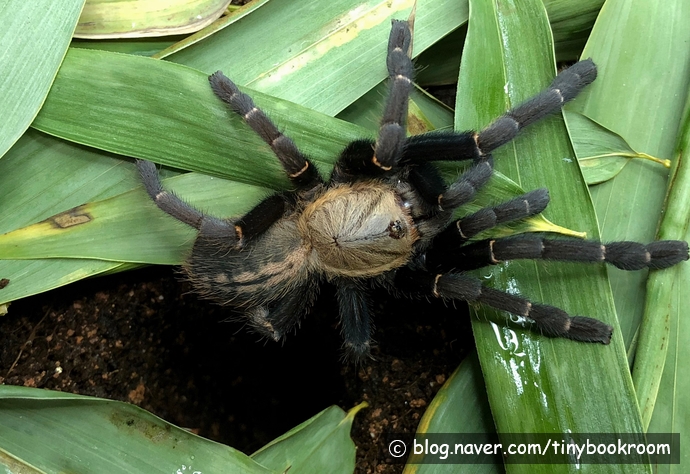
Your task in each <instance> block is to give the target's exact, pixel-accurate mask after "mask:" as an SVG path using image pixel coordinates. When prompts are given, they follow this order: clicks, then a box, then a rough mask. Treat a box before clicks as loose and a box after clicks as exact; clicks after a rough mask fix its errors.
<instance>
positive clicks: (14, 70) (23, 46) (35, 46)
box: [0, 0, 84, 157]
mask: <svg viewBox="0 0 690 474" xmlns="http://www.w3.org/2000/svg"><path fill="white" fill-rule="evenodd" d="M83 6H84V0H65V1H61V2H54V1H52V0H35V1H31V2H26V1H24V0H5V1H4V2H3V3H2V4H0V24H2V28H0V51H2V61H0V110H2V114H3V117H2V121H1V122H0V157H1V156H2V155H4V154H5V152H6V151H7V150H8V149H9V148H10V147H11V146H12V145H13V144H14V142H16V141H17V139H18V138H19V137H20V136H21V135H22V133H24V131H25V130H26V129H27V128H28V127H29V124H30V123H31V121H32V120H33V119H34V117H35V116H36V113H38V109H40V108H41V105H42V104H43V101H44V100H45V98H46V94H48V90H49V89H50V85H51V84H52V83H53V79H54V78H55V73H57V70H58V68H59V67H60V63H61V62H62V58H63V57H64V55H65V52H66V51H67V46H68V45H69V41H70V38H71V37H72V32H73V31H74V27H75V25H76V23H77V19H78V18H79V12H80V11H81V9H82V7H83Z"/></svg>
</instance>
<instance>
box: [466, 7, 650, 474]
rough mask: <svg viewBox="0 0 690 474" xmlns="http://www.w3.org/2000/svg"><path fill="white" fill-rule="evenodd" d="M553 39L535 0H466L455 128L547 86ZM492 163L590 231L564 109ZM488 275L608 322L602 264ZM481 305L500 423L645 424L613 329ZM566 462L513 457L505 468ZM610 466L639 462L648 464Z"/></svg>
mask: <svg viewBox="0 0 690 474" xmlns="http://www.w3.org/2000/svg"><path fill="white" fill-rule="evenodd" d="M550 40H551V36H550V33H549V29H548V23H547V21H546V16H545V12H544V10H543V7H542V5H541V3H540V2H538V1H521V2H520V3H519V5H518V6H517V7H516V6H514V5H513V4H512V3H510V2H507V1H506V2H504V1H498V2H482V1H477V2H472V4H471V16H470V23H469V30H468V36H467V40H466V48H465V51H464V54H463V61H462V66H461V69H460V71H461V73H460V80H459V83H460V84H459V86H460V89H459V91H458V102H457V107H456V110H457V111H462V113H458V114H457V115H456V128H458V129H473V128H474V129H481V128H482V127H484V126H486V125H487V124H488V123H489V122H490V121H491V120H492V119H494V118H495V117H497V116H499V115H501V114H502V113H504V112H505V111H506V110H507V109H509V108H510V107H512V106H515V105H517V104H518V103H520V102H521V101H523V100H525V99H526V98H528V97H530V96H532V95H533V94H535V93H537V92H538V91H539V90H541V89H543V88H544V87H546V86H547V85H548V84H549V82H550V81H551V79H552V78H553V76H554V73H555V66H554V60H553V52H552V51H553V50H552V46H551V42H550ZM495 166H496V168H497V169H499V170H501V171H502V172H503V173H505V174H507V175H508V176H509V177H511V178H513V179H515V180H516V181H517V183H518V184H519V185H521V186H522V187H524V188H525V189H532V188H534V187H538V186H547V187H548V188H549V191H550V194H551V204H550V205H549V207H548V208H547V209H546V211H545V213H544V214H545V215H546V216H547V217H550V218H552V219H553V220H556V221H558V222H560V223H563V224H564V225H566V226H569V227H574V228H577V229H578V230H584V231H586V232H587V233H588V236H589V237H590V238H595V239H596V238H597V237H598V231H597V223H596V219H595V216H594V213H593V211H592V207H591V204H590V202H589V200H588V192H587V188H586V186H585V184H584V182H583V180H582V177H581V175H580V172H579V169H578V167H577V163H576V160H575V157H574V152H573V150H572V148H571V145H570V142H569V139H568V135H567V130H566V128H565V126H564V123H563V122H562V119H561V118H560V117H553V118H548V119H545V120H543V121H541V122H540V123H538V124H536V125H533V126H531V127H530V128H529V129H527V130H525V131H524V132H523V134H522V135H521V136H520V137H518V138H517V139H516V140H515V141H513V142H512V143H511V144H510V145H507V146H505V147H503V148H501V149H500V150H499V151H498V152H497V153H495ZM486 275H487V277H488V276H491V277H492V278H491V280H492V282H493V285H494V286H495V287H497V288H500V289H503V290H508V291H509V292H510V293H513V294H515V293H517V294H520V295H523V296H525V297H527V298H531V299H532V300H533V301H536V302H543V303H546V304H551V305H554V306H557V307H560V308H563V309H565V310H566V311H568V312H569V313H570V314H574V315H586V316H590V317H594V318H597V319H601V320H604V321H606V322H608V323H609V324H612V325H614V327H615V325H616V322H615V311H614V308H613V303H612V299H611V295H610V292H609V289H608V284H607V280H606V270H605V268H604V267H603V265H589V266H587V265H584V264H575V263H569V264H566V263H557V262H536V261H526V262H511V263H507V264H503V265H500V266H496V267H493V268H491V269H489V270H488V271H487V272H486ZM479 314H480V319H479V320H477V321H475V322H473V329H474V332H475V338H476V340H477V350H478V353H479V359H480V361H481V364H482V370H483V372H484V376H485V380H486V385H487V392H488V395H489V402H490V404H491V411H492V413H493V416H494V421H495V423H496V426H497V430H498V433H499V435H500V433H566V432H576V433H586V432H640V431H641V425H640V420H639V412H638V410H637V406H636V400H635V396H634V393H633V388H632V381H631V378H630V374H629V372H628V369H627V362H626V359H625V354H624V351H623V344H622V339H621V337H620V332H619V331H615V332H614V338H613V341H612V344H611V345H610V346H602V345H593V344H584V343H575V342H572V341H568V340H563V339H548V338H545V337H542V336H539V335H538V334H536V333H535V332H532V331H524V330H520V329H516V328H515V326H514V325H511V326H509V327H506V325H505V324H504V323H502V322H501V323H499V324H497V323H496V322H495V321H503V320H505V319H510V316H509V315H507V314H505V313H499V312H496V311H492V310H489V309H486V308H481V309H480V310H479ZM487 319H488V320H489V321H488V322H487V321H486V320H487ZM512 320H513V321H515V319H514V318H513V319H512ZM604 394H605V395H604ZM640 461H642V459H640ZM588 467H589V466H582V468H583V469H586V468H588ZM570 468H571V467H570V466H567V465H548V466H534V465H532V466H523V465H510V466H508V472H531V473H534V472H549V473H552V472H565V471H569V470H570ZM607 468H608V469H609V471H608V472H647V469H646V467H645V466H644V465H637V466H627V467H626V468H625V469H623V468H622V467H616V466H607Z"/></svg>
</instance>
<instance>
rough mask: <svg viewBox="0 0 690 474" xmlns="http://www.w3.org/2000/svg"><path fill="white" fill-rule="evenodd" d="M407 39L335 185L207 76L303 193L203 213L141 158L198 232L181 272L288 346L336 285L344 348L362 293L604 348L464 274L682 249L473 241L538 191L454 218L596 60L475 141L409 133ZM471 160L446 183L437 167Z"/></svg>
mask: <svg viewBox="0 0 690 474" xmlns="http://www.w3.org/2000/svg"><path fill="white" fill-rule="evenodd" d="M410 42H411V33H410V29H409V26H408V24H407V23H406V22H401V21H394V22H393V26H392V31H391V34H390V39H389V42H388V58H387V66H388V72H389V74H390V92H389V96H388V101H387V104H386V106H385V110H384V114H383V120H382V122H381V127H380V129H379V133H378V138H377V139H376V141H375V142H374V141H373V140H367V139H364V140H357V141H354V142H352V143H350V144H349V145H348V146H347V147H346V148H345V149H344V150H343V151H342V153H341V154H340V157H339V158H338V160H337V162H336V164H335V168H334V169H333V172H332V173H331V175H330V177H329V178H328V179H327V180H324V179H323V177H322V176H320V175H319V173H318V171H317V170H316V168H315V167H314V166H313V165H312V163H311V162H310V161H309V159H308V158H307V157H306V156H305V155H303V154H302V153H301V152H300V151H299V150H298V149H297V147H296V146H295V144H294V143H293V142H292V141H291V140H290V139H289V138H288V137H286V136H285V135H283V134H282V133H281V132H280V131H279V130H278V129H277V128H276V126H275V125H274V124H273V123H272V122H271V121H270V120H269V119H268V117H266V115H265V114H264V113H263V112H262V111H261V110H259V109H258V108H257V107H256V106H255V105H254V103H253V101H252V99H251V98H250V97H249V96H247V95H246V94H244V93H242V92H240V90H239V89H238V88H237V86H236V85H235V84H234V83H233V82H231V81H230V80H229V79H228V78H226V77H225V76H224V75H223V74H222V73H220V72H216V73H215V74H213V75H212V76H210V77H209V81H210V83H211V87H212V89H213V91H214V92H215V94H216V95H217V96H218V97H219V98H220V99H221V100H223V101H225V102H227V103H228V104H229V105H230V107H231V108H232V109H233V110H234V111H235V112H236V113H237V114H239V115H240V116H242V117H243V118H244V120H245V121H246V123H247V124H248V125H249V126H250V127H251V128H252V129H253V130H254V131H255V132H256V133H258V134H259V135H260V136H261V138H263V140H264V141H265V142H266V143H267V144H268V145H270V147H271V149H272V150H273V152H274V153H275V155H276V156H277V157H278V159H279V160H280V162H281V164H282V165H283V168H284V169H285V172H286V173H287V175H288V176H289V178H290V180H291V181H292V183H293V185H294V186H295V188H296V190H294V191H288V192H281V193H278V194H275V195H272V196H270V197H268V198H266V199H264V200H263V201H262V202H260V203H259V204H258V205H257V206H256V207H254V208H253V209H252V210H251V211H249V212H248V213H247V214H246V215H244V216H242V217H240V218H233V219H219V218H216V217H212V216H209V215H206V214H204V213H202V212H200V211H198V210H197V209H194V208H193V207H191V206H189V205H188V204H186V203H184V202H183V201H182V200H181V199H180V198H178V197H177V196H175V195H174V194H172V193H170V192H168V191H165V190H164V189H163V188H162V186H161V182H160V178H159V176H158V172H157V170H156V167H155V165H154V164H153V163H151V162H148V161H137V166H138V168H139V171H140V173H141V177H142V179H143V182H144V185H145V186H146V190H147V192H148V194H149V195H150V196H151V198H152V199H153V201H154V202H155V203H156V205H157V206H158V207H159V208H160V209H162V210H163V211H165V212H167V213H168V214H170V215H171V216H173V217H175V218H176V219H179V220H180V221H182V222H184V223H186V224H188V225H190V226H192V227H194V228H196V229H198V230H199V234H198V237H197V239H196V241H195V243H194V248H193V250H192V254H191V256H190V257H189V259H188V261H187V263H186V264H185V266H184V270H185V272H186V274H187V275H188V276H189V279H190V280H191V282H192V283H193V285H194V287H195V288H196V290H198V291H199V292H200V293H201V294H202V295H204V296H206V297H209V298H211V299H213V300H215V301H217V302H219V303H221V304H224V305H231V306H234V307H236V308H238V309H240V310H242V311H244V313H245V314H246V316H247V318H248V321H249V322H250V324H251V325H252V326H253V327H254V328H256V329H257V330H258V331H259V332H260V333H262V334H264V335H266V336H268V337H270V338H272V339H275V340H279V339H281V338H282V337H283V336H284V335H285V334H286V333H287V332H288V331H289V330H290V329H292V328H293V327H295V325H296V324H297V323H298V322H299V320H300V318H301V317H302V316H303V315H304V313H305V312H306V311H307V310H308V309H309V308H310V306H311V305H312V303H313V301H314V299H315V297H316V294H317V292H318V288H319V285H321V284H322V283H323V282H325V281H327V282H330V283H332V284H333V285H335V286H336V288H337V298H338V303H339V306H340V321H341V325H342V333H343V338H344V345H345V348H346V349H347V350H348V352H349V354H350V355H352V356H355V357H358V356H362V355H365V354H367V353H368V352H369V348H370V341H371V327H372V324H371V314H370V310H369V308H368V307H367V293H368V291H369V290H370V289H371V288H375V287H384V288H386V289H387V290H389V291H390V292H391V294H393V295H399V294H402V295H406V296H420V295H425V296H426V295H433V296H435V297H438V298H443V299H446V300H462V301H469V302H481V303H484V304H487V305H489V306H492V307H494V308H498V309H500V310H504V311H508V312H510V313H513V314H517V315H521V316H524V317H527V318H529V319H531V320H533V321H534V323H535V326H536V329H537V330H538V331H539V332H541V333H542V334H544V335H547V336H552V337H566V338H570V339H574V340H577V341H585V342H601V343H604V344H607V343H608V342H609V341H610V337H611V332H612V328H611V326H609V325H607V324H605V323H603V322H601V321H598V320H596V319H592V318H588V317H582V316H570V315H568V314H567V313H566V312H565V311H563V310H561V309H559V308H555V307H553V306H547V305H542V304H537V303H532V302H530V301H528V300H526V299H524V298H521V297H519V296H515V295H512V294H508V293H505V292H503V291H500V290H497V289H493V288H489V287H486V286H482V284H481V282H480V280H479V279H477V278H475V277H473V276H471V275H469V274H467V273H466V272H467V271H469V270H473V269H477V268H481V267H485V266H488V265H494V264H497V263H499V262H502V261H504V260H512V259H536V258H540V259H552V260H562V261H582V262H608V263H610V264H612V265H615V266H616V267H618V268H622V269H624V270H638V269H642V268H665V267H669V266H671V265H675V264H676V263H679V262H680V261H682V260H687V259H688V245H687V243H686V242H682V241H658V242H653V243H651V244H649V245H643V244H639V243H636V242H612V243H608V244H602V243H601V242H596V241H591V240H577V239H563V238H559V239H551V238H545V237H543V236H542V235H537V234H522V235H516V236H511V237H505V238H493V239H485V240H478V241H469V239H470V238H472V237H473V236H475V235H477V234H478V233H479V232H481V231H484V230H487V229H490V228H492V227H494V226H496V225H499V224H503V223H506V222H509V221H514V220H517V219H523V218H526V217H529V216H532V215H535V214H538V213H539V212H541V211H542V210H544V208H545V207H546V205H547V203H548V201H549V196H548V192H547V190H546V189H538V190H536V191H532V192H529V193H526V194H524V195H522V196H519V197H517V198H515V199H513V200H511V201H508V202H506V203H503V204H500V205H498V206H495V207H492V208H485V209H482V210H480V211H478V212H476V213H474V214H472V215H469V216H465V217H463V218H461V219H459V220H455V221H453V219H452V216H453V212H454V211H455V210H456V209H457V208H458V207H459V206H461V205H463V204H465V203H467V202H469V201H471V200H472V199H473V197H474V196H475V193H476V192H477V190H478V189H479V188H481V187H482V186H484V184H485V183H486V182H487V181H488V180H489V178H490V177H491V175H492V173H493V167H492V157H491V153H492V151H493V150H495V149H496V148H497V147H499V146H501V145H503V144H505V143H507V142H508V141H510V140H512V139H513V138H515V136H516V134H517V133H518V132H519V131H520V130H521V129H522V128H523V127H525V126H527V125H529V124H531V123H533V122H536V121H537V120H540V119H541V118H543V117H545V116H547V115H549V114H551V113H552V112H556V111H558V110H559V109H560V108H561V107H562V106H563V104H564V103H565V102H567V101H569V100H571V99H573V98H574V97H575V96H576V95H577V94H578V93H579V92H580V91H581V90H582V89H583V88H584V87H585V86H587V85H588V84H590V83H591V82H592V81H593V80H594V79H595V77H596V74H597V72H596V67H595V65H594V63H593V62H592V61H591V60H585V61H580V62H578V63H577V64H575V65H574V66H572V67H570V68H569V69H566V70H564V71H563V72H561V73H560V74H559V75H558V76H556V78H555V79H554V81H553V83H552V84H551V85H550V86H549V87H548V88H547V89H546V90H544V91H543V92H541V93H539V94H538V95H536V96H535V97H533V98H531V99H529V100H528V101H526V102H525V103H523V104H522V105H520V106H518V107H516V108H514V109H512V110H510V111H508V112H507V113H506V114H505V115H503V116H501V117H499V118H498V119H497V120H496V121H494V122H493V123H492V124H491V125H489V126H488V127H487V128H485V129H484V130H482V131H481V132H478V133H477V132H474V131H466V132H461V133H426V134H423V135H417V136H412V137H409V138H408V137H407V136H406V134H405V129H406V128H405V121H406V117H407V103H408V96H409V93H410V89H411V87H412V73H413V66H412V63H411V61H410V58H409V56H408V50H409V48H410ZM439 160H447V161H456V160H472V162H473V164H472V165H471V167H470V168H469V169H468V170H467V171H466V172H465V173H464V174H462V175H461V176H459V177H458V178H457V180H456V181H455V182H453V183H452V184H450V185H446V183H445V182H444V181H443V180H442V179H441V176H440V174H439V172H438V171H437V169H436V167H435V166H434V165H433V162H434V161H439Z"/></svg>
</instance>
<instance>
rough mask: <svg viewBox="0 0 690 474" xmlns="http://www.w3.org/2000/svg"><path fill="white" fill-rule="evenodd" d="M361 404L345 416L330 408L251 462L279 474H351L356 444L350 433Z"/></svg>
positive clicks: (254, 457) (277, 441)
mask: <svg viewBox="0 0 690 474" xmlns="http://www.w3.org/2000/svg"><path fill="white" fill-rule="evenodd" d="M367 406H368V405H367V403H366V402H363V403H361V404H359V405H357V406H356V407H354V408H352V409H351V410H350V411H349V412H347V413H345V412H344V411H343V410H342V409H341V408H339V407H336V406H332V407H329V408H326V409H325V410H324V411H322V412H321V413H318V414H317V415H314V416H313V417H312V418H310V419H308V420H307V421H305V422H304V423H302V424H300V425H298V426H296V427H294V428H293V429H291V430H290V431H288V432H287V433H285V434H284V435H282V436H279V437H278V438H276V439H274V440H273V441H271V442H270V443H268V444H267V445H266V446H264V447H263V448H261V449H260V450H258V451H257V452H255V453H254V454H252V459H254V460H255V461H257V462H259V463H261V465H263V466H266V467H268V468H271V469H275V470H276V471H278V472H288V471H289V472H299V473H301V474H302V473H303V474H308V473H314V474H320V473H323V472H328V473H333V474H338V473H342V474H350V473H352V472H353V471H354V469H355V444H354V443H353V442H352V439H350V430H351V428H352V421H353V420H354V418H355V415H356V414H357V412H358V411H359V410H361V409H362V408H365V407H367Z"/></svg>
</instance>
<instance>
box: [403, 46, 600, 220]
mask: <svg viewBox="0 0 690 474" xmlns="http://www.w3.org/2000/svg"><path fill="white" fill-rule="evenodd" d="M596 75H597V70H596V66H595V65H594V63H593V62H592V61H591V60H589V59H587V60H584V61H580V62H578V63H576V64H574V65H573V66H571V67H570V68H568V69H565V70H564V71H562V72H561V73H560V74H558V75H557V76H556V77H555V78H554V80H553V82H552V83H551V85H550V86H549V87H548V88H547V89H545V90H544V91H542V92H540V93H539V94H537V95H536V96H534V97H532V98H531V99H528V100H527V101H525V102H523V103H522V104H520V105H518V106H517V107H515V108H513V109H511V110H509V111H508V112H506V113H505V114H504V115H502V116H501V117H499V118H498V119H496V120H495V121H494V122H493V123H491V124H490V125H489V126H488V127H486V128H485V129H484V130H482V131H480V132H479V133H476V132H474V131H471V130H470V131H465V132H460V133H448V132H431V133H426V134H422V135H416V136H412V137H410V138H408V139H407V140H406V142H405V144H404V148H403V150H402V156H401V158H400V161H399V163H398V164H399V165H411V164H421V163H426V162H429V161H439V160H443V161H461V160H473V161H474V162H475V163H474V165H473V166H472V167H470V169H468V170H467V171H466V172H465V173H464V174H462V175H461V176H460V177H459V178H458V180H457V181H455V182H454V183H452V184H451V185H450V186H449V187H448V188H447V189H439V188H438V186H436V185H434V186H431V187H426V188H425V185H424V182H420V183H415V184H417V186H418V190H419V192H420V193H421V194H422V196H423V197H424V198H425V199H426V200H428V201H429V202H432V203H434V204H437V205H438V206H439V208H440V209H441V210H454V209H456V208H457V207H459V206H461V205H463V204H465V203H467V202H469V201H470V200H472V198H474V195H475V194H476V192H477V190H478V189H479V188H481V187H482V186H484V184H486V182H487V181H488V180H489V178H490V177H491V175H492V174H493V161H492V159H491V152H492V151H493V150H495V149H496V148H498V147H499V146H501V145H503V144H505V143H507V142H509V141H510V140H512V139H514V138H515V137H516V136H517V134H518V133H519V132H520V130H522V129H523V128H524V127H526V126H528V125H530V124H532V123H534V122H536V121H538V120H540V119H542V118H544V117H546V116H547V115H549V114H551V113H554V112H556V111H558V110H560V109H561V107H563V105H564V104H565V103H566V102H567V101H569V100H572V99H574V98H575V97H576V96H577V95H578V94H579V93H580V92H581V91H582V89H583V88H584V87H585V86H587V85H588V84H590V83H591V82H592V81H594V79H595V78H596ZM412 179H413V181H414V177H412ZM419 181H423V180H419ZM432 196H433V199H432Z"/></svg>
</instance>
